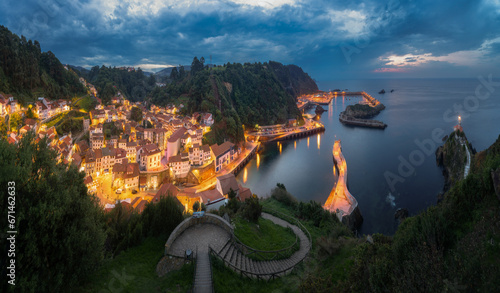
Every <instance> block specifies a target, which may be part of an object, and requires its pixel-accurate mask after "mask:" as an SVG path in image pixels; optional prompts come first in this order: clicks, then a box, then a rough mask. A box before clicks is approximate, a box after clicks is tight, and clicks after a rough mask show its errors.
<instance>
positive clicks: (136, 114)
mask: <svg viewBox="0 0 500 293" xmlns="http://www.w3.org/2000/svg"><path fill="white" fill-rule="evenodd" d="M130 119H132V120H134V121H135V122H137V123H139V122H141V121H142V110H141V109H139V108H137V107H132V110H131V111H130Z"/></svg>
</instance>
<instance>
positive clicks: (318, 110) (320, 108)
mask: <svg viewBox="0 0 500 293" xmlns="http://www.w3.org/2000/svg"><path fill="white" fill-rule="evenodd" d="M314 112H316V114H322V113H323V112H326V110H325V109H323V107H321V106H320V105H317V106H316V110H314Z"/></svg>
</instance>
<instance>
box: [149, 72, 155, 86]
mask: <svg viewBox="0 0 500 293" xmlns="http://www.w3.org/2000/svg"><path fill="white" fill-rule="evenodd" d="M155 85H156V78H155V76H154V74H151V75H150V76H149V77H148V86H149V87H151V88H153V87H154V86H155Z"/></svg>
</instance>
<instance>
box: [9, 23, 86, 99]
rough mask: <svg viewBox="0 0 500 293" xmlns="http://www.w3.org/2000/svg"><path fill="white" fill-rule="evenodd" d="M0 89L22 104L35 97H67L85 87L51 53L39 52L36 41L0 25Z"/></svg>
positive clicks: (38, 44) (81, 90)
mask: <svg viewBox="0 0 500 293" xmlns="http://www.w3.org/2000/svg"><path fill="white" fill-rule="evenodd" d="M0 92H4V93H7V94H15V95H16V97H17V98H18V99H19V100H20V102H21V103H24V102H27V101H31V100H33V98H36V97H37V96H45V97H48V98H51V99H56V98H71V97H73V96H74V95H79V94H83V93H84V92H85V89H84V87H83V86H82V85H81V83H80V82H79V80H78V76H77V75H76V74H75V72H73V71H72V70H66V69H65V68H64V66H63V65H62V64H61V62H60V61H59V60H58V59H57V57H56V56H55V55H54V54H53V53H52V52H50V51H48V52H42V51H41V49H40V43H38V41H32V40H26V38H25V37H24V36H21V37H19V36H17V35H16V34H13V33H12V32H10V31H9V30H8V29H7V28H6V27H4V26H0Z"/></svg>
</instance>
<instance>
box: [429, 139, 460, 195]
mask: <svg viewBox="0 0 500 293" xmlns="http://www.w3.org/2000/svg"><path fill="white" fill-rule="evenodd" d="M461 140H463V141H467V138H466V137H465V134H464V133H463V132H453V133H451V134H450V135H449V137H448V139H447V140H446V142H445V144H444V145H443V146H440V147H438V149H437V150H436V163H437V164H438V166H441V167H442V168H443V176H444V178H445V185H444V187H443V193H444V192H446V191H448V189H450V187H451V186H453V185H454V184H455V183H456V182H458V181H459V180H461V179H463V178H464V168H465V164H466V161H467V153H466V150H465V147H464V146H463V145H462V144H461V142H460V141H461Z"/></svg>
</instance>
